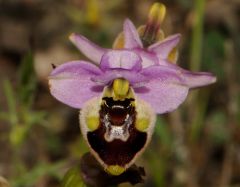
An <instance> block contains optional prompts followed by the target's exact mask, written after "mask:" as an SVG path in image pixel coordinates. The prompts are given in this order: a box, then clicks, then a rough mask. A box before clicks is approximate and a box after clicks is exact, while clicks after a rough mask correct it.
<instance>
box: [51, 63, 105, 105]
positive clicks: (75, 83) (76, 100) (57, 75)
mask: <svg viewBox="0 0 240 187" xmlns="http://www.w3.org/2000/svg"><path fill="white" fill-rule="evenodd" d="M99 74H101V70H100V69H99V68H98V67H97V66H95V65H93V64H91V63H89V62H85V61H72V62H68V63H65V64H62V65H60V66H58V67H57V68H55V69H54V70H53V71H52V73H51V75H50V77H49V87H50V91H51V94H52V95H53V96H54V97H55V98H56V99H58V100H59V101H61V102H63V103H65V104H67V105H69V106H71V107H74V108H81V107H82V105H83V104H84V103H85V102H86V101H87V100H89V99H91V98H93V97H95V96H98V95H99V94H100V93H101V91H102V90H103V87H102V86H97V85H96V84H95V83H94V82H93V81H91V77H93V76H96V75H99Z"/></svg>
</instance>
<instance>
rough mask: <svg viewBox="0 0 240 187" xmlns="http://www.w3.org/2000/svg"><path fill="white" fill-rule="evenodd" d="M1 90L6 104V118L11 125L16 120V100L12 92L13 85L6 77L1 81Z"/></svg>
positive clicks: (14, 123)
mask: <svg viewBox="0 0 240 187" xmlns="http://www.w3.org/2000/svg"><path fill="white" fill-rule="evenodd" d="M3 90H4V94H5V97H6V100H7V105H8V118H9V119H8V120H9V122H10V123H11V125H16V124H17V121H18V117H17V101H16V96H15V94H14V90H13V87H12V85H11V83H10V81H9V80H8V79H6V80H4V81H3Z"/></svg>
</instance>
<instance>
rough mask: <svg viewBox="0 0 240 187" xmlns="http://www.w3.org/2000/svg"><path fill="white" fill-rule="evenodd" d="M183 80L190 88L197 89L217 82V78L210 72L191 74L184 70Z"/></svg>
mask: <svg viewBox="0 0 240 187" xmlns="http://www.w3.org/2000/svg"><path fill="white" fill-rule="evenodd" d="M183 80H184V83H185V84H186V85H187V86H188V87H189V88H197V87H201V86H206V85H209V84H213V83H215V82H216V80H217V78H216V77H215V76H214V75H213V74H211V73H208V72H191V71H187V70H184V71H183Z"/></svg>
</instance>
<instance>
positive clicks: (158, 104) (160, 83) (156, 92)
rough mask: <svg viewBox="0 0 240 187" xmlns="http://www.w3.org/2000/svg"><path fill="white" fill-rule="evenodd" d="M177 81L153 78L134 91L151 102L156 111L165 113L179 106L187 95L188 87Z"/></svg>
mask: <svg viewBox="0 0 240 187" xmlns="http://www.w3.org/2000/svg"><path fill="white" fill-rule="evenodd" d="M175 82H177V81H172V82H171V81H170V80H168V79H165V80H162V79H153V80H151V81H149V82H147V83H146V84H145V86H144V87H140V88H135V89H134V91H135V93H136V95H137V96H138V97H140V98H141V99H143V100H145V101H146V102H148V103H149V104H151V106H152V107H153V109H154V110H155V111H156V113H158V114H163V113H167V112H171V111H173V110H175V109H176V108H178V106H179V105H180V104H181V103H183V101H184V100H185V99H186V97H187V94H188V87H187V86H184V85H181V84H177V83H175Z"/></svg>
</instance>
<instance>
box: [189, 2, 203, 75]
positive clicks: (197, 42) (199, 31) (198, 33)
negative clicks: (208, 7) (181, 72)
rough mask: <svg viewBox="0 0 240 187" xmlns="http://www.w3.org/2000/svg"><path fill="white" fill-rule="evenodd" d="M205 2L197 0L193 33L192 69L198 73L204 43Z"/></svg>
mask: <svg viewBox="0 0 240 187" xmlns="http://www.w3.org/2000/svg"><path fill="white" fill-rule="evenodd" d="M204 7H205V0H195V8H194V9H195V10H194V11H195V14H194V18H195V20H194V25H193V31H192V44H191V49H192V50H191V59H190V60H191V61H190V69H191V70H193V71H197V70H199V68H200V65H201V56H202V43H203V42H202V41H203V18H204Z"/></svg>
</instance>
